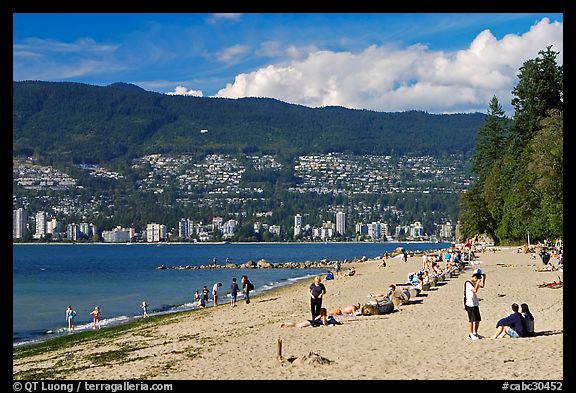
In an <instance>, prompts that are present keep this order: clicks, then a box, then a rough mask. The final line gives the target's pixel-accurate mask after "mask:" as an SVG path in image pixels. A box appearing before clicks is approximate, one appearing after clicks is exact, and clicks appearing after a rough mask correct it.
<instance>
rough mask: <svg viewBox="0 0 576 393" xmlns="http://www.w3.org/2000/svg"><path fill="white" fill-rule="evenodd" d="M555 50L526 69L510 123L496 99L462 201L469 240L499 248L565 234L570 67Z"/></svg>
mask: <svg viewBox="0 0 576 393" xmlns="http://www.w3.org/2000/svg"><path fill="white" fill-rule="evenodd" d="M558 53H559V52H554V51H553V50H552V48H551V47H548V48H547V49H546V50H542V51H540V52H539V55H538V57H537V58H535V59H532V60H528V61H526V62H525V63H524V64H523V66H522V67H521V68H520V73H519V74H518V84H517V85H516V87H514V89H513V90H512V94H513V96H514V98H513V99H512V105H513V107H514V115H513V116H512V118H511V119H508V118H507V117H506V116H505V115H504V112H503V111H502V108H501V107H500V104H499V102H498V99H497V98H496V97H493V98H492V100H491V101H490V104H489V108H488V113H487V118H486V120H485V122H484V125H483V126H482V127H481V128H480V130H479V132H478V136H477V138H476V150H475V153H474V156H473V165H472V166H473V168H472V169H473V172H474V173H475V174H476V175H477V179H476V181H475V182H474V183H473V185H472V187H471V189H470V190H469V191H468V192H466V193H464V194H463V195H462V197H461V201H460V204H461V206H460V223H461V225H462V227H461V231H462V235H463V236H465V237H472V236H474V235H476V234H483V233H486V234H488V235H490V236H491V237H492V238H493V239H494V240H495V242H497V243H509V244H512V243H519V242H525V241H526V240H527V238H528V236H530V239H532V241H538V240H545V239H548V240H552V239H555V238H562V235H563V154H564V153H563V152H564V150H563V133H564V126H563V76H564V72H563V66H558V65H557V63H556V57H557V55H558Z"/></svg>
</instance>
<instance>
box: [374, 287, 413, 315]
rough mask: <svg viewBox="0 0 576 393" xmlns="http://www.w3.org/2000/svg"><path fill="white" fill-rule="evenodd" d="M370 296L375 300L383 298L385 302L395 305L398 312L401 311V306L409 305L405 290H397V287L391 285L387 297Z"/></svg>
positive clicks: (381, 295)
mask: <svg viewBox="0 0 576 393" xmlns="http://www.w3.org/2000/svg"><path fill="white" fill-rule="evenodd" d="M370 296H371V297H374V298H381V297H383V298H384V300H388V301H390V302H392V303H394V308H396V309H397V310H400V306H401V305H402V304H406V303H408V296H406V294H405V293H404V291H403V290H401V289H399V288H398V289H397V288H396V285H394V284H390V286H389V287H388V293H386V295H383V294H380V293H378V294H370Z"/></svg>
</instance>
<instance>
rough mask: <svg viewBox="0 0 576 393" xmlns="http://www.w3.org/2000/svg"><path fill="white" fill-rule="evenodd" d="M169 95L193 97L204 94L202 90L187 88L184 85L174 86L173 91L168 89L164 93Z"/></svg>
mask: <svg viewBox="0 0 576 393" xmlns="http://www.w3.org/2000/svg"><path fill="white" fill-rule="evenodd" d="M166 94H167V95H169V96H193V97H202V96H203V95H204V94H203V93H202V90H188V89H187V88H185V87H184V86H176V89H174V91H170V92H168V93H166Z"/></svg>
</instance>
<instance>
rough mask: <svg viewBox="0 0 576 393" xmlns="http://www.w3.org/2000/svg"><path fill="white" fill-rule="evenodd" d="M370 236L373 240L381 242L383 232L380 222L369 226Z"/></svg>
mask: <svg viewBox="0 0 576 393" xmlns="http://www.w3.org/2000/svg"><path fill="white" fill-rule="evenodd" d="M368 236H369V237H371V238H372V240H380V237H381V236H382V231H381V229H380V223H379V222H372V223H371V224H368Z"/></svg>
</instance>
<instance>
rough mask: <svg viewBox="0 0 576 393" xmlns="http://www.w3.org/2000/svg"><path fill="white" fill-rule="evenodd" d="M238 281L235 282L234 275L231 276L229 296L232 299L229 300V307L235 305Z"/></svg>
mask: <svg viewBox="0 0 576 393" xmlns="http://www.w3.org/2000/svg"><path fill="white" fill-rule="evenodd" d="M239 289H240V288H239V287H238V283H237V282H236V277H233V278H232V284H230V296H231V297H232V300H231V301H230V307H236V298H237V297H238V290H239Z"/></svg>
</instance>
